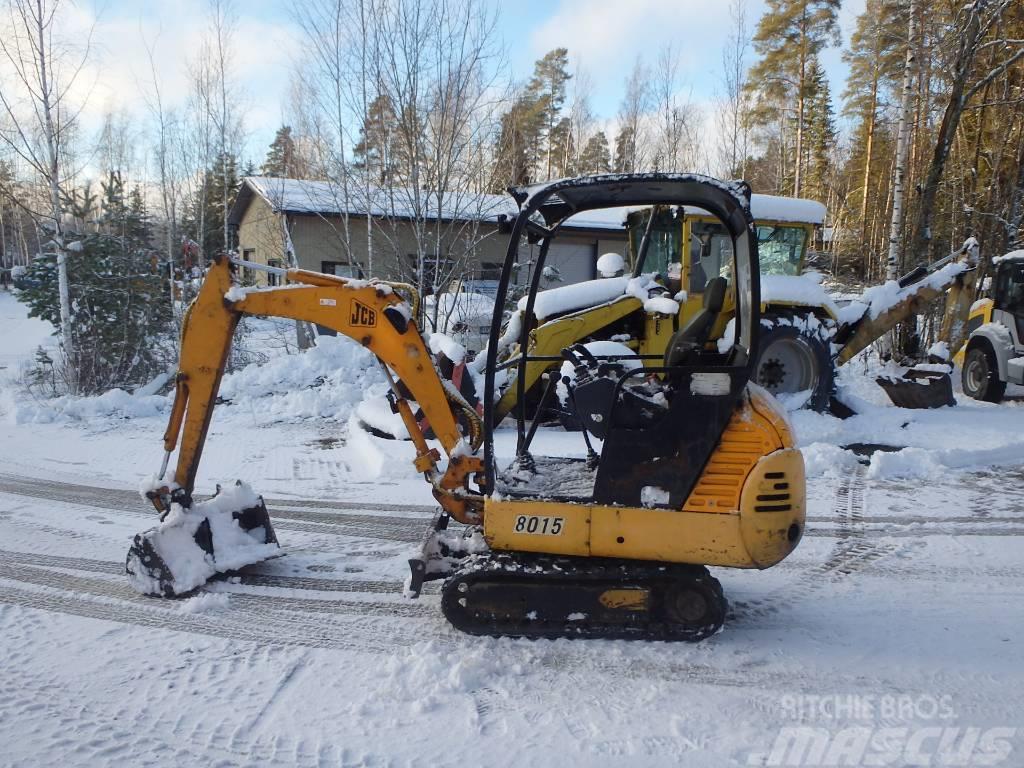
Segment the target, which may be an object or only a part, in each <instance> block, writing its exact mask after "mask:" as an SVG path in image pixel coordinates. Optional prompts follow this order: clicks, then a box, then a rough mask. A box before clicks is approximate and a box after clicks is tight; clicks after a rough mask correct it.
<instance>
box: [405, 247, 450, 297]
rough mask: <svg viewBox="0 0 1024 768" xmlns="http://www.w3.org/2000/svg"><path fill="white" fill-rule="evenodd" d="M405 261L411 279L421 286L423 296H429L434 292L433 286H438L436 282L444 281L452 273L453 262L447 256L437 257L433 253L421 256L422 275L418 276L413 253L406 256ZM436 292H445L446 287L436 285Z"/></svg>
mask: <svg viewBox="0 0 1024 768" xmlns="http://www.w3.org/2000/svg"><path fill="white" fill-rule="evenodd" d="M406 260H407V261H408V264H409V271H410V272H411V273H412V275H413V277H414V278H415V279H416V280H417V282H419V284H420V285H422V286H423V294H424V295H429V294H431V293H433V292H434V286H435V285H437V284H438V281H440V280H444V279H445V278H446V277H448V276H449V275H450V273H451V271H452V267H453V266H454V265H455V262H454V261H452V260H451V259H450V258H449V257H448V256H443V255H442V256H438V255H437V254H433V253H425V254H423V274H422V275H420V273H419V270H418V269H417V268H416V267H417V258H416V254H415V253H410V254H408V255H407V256H406ZM438 290H441V291H444V290H447V286H446V285H438Z"/></svg>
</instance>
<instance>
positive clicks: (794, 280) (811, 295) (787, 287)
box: [761, 275, 839, 316]
mask: <svg viewBox="0 0 1024 768" xmlns="http://www.w3.org/2000/svg"><path fill="white" fill-rule="evenodd" d="M761 301H762V302H763V303H766V304H770V303H772V302H786V303H790V304H803V305H805V306H809V307H825V308H826V309H827V310H828V312H829V313H830V314H831V315H833V316H837V315H839V307H837V306H836V303H835V302H834V301H833V300H832V297H831V296H829V295H828V293H826V292H825V289H824V288H823V287H822V285H821V282H820V278H819V277H817V276H811V275H762V276H761Z"/></svg>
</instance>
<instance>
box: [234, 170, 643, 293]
mask: <svg viewBox="0 0 1024 768" xmlns="http://www.w3.org/2000/svg"><path fill="white" fill-rule="evenodd" d="M437 197H438V196H436V195H433V194H429V195H428V194H427V193H423V192H417V191H416V190H408V189H388V188H372V189H370V190H367V189H366V188H365V187H363V186H362V185H352V186H349V187H348V188H347V189H346V188H344V187H343V186H342V185H340V184H336V183H332V182H327V181H308V180H300V179H282V178H272V177H265V176H248V177H246V178H245V179H243V180H242V185H241V188H240V189H239V192H238V195H237V197H236V198H235V201H234V204H233V206H232V208H231V211H230V214H229V218H230V223H231V224H232V226H234V227H235V228H236V229H237V243H238V250H239V252H240V254H241V255H242V257H243V258H245V259H246V260H249V261H254V262H257V263H262V264H268V265H270V266H287V265H289V264H290V263H293V262H292V257H291V255H290V254H293V255H294V263H296V264H298V266H299V267H301V268H303V269H311V270H316V271H321V272H328V273H332V274H338V275H346V276H356V277H381V278H390V279H404V280H408V279H411V277H412V275H413V274H414V273H415V267H416V264H417V263H418V260H417V253H421V252H422V253H427V254H429V256H427V258H426V263H425V265H424V269H425V271H426V272H427V273H428V277H427V280H428V282H429V281H430V275H431V274H432V273H433V270H434V269H436V267H435V266H434V263H433V262H434V261H435V260H437V261H440V262H441V264H440V267H441V273H442V275H448V274H453V275H456V276H457V277H458V278H460V279H461V280H463V281H464V282H466V281H468V282H470V283H472V284H475V289H476V290H484V291H485V292H486V291H487V289H488V288H493V286H494V283H495V281H496V280H497V278H498V274H499V272H500V270H501V265H502V263H503V261H504V258H505V249H506V247H507V245H508V235H507V234H504V233H503V232H501V231H500V228H499V219H500V217H506V218H508V219H512V218H514V217H515V214H516V210H517V209H516V205H515V202H514V201H513V200H512V198H511V197H509V196H507V195H488V194H478V193H471V192H458V191H453V192H448V193H445V194H444V195H442V196H440V197H441V199H440V201H439V200H438V199H437ZM624 221H625V212H624V211H622V210H619V209H611V210H607V211H588V212H586V213H583V214H580V216H579V217H577V218H576V219H574V220H570V221H569V222H567V224H566V225H565V227H564V230H563V234H562V236H560V237H559V238H558V239H557V241H556V243H555V244H553V246H552V248H551V252H550V253H549V254H548V259H547V264H548V266H551V267H554V268H555V269H556V270H557V272H550V274H552V275H553V276H555V277H554V279H555V281H556V282H560V283H575V282H579V281H581V280H590V279H592V278H594V277H595V276H596V274H597V270H596V264H597V258H598V257H599V256H600V255H601V254H604V253H608V252H611V251H614V252H617V253H621V254H624V253H625V251H626V244H627V235H626V230H625V227H624ZM438 244H439V246H440V247H437V246H438ZM418 246H420V247H418ZM434 253H439V254H440V258H437V257H435V256H434V255H433V254H434ZM257 279H259V280H263V279H265V278H264V277H258V278H257Z"/></svg>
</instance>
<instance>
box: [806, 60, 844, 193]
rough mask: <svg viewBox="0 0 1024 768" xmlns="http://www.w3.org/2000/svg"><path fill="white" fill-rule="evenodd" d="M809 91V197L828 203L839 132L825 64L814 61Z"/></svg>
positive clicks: (807, 190)
mask: <svg viewBox="0 0 1024 768" xmlns="http://www.w3.org/2000/svg"><path fill="white" fill-rule="evenodd" d="M809 90H810V92H809V94H808V115H807V139H808V142H807V143H808V158H807V165H808V178H807V187H806V192H805V193H804V195H805V197H810V198H813V199H815V200H820V201H821V202H827V200H828V190H829V184H830V181H831V174H832V160H831V153H832V149H833V147H834V146H835V143H836V138H837V133H836V127H835V118H834V113H833V111H832V94H831V90H830V88H829V84H828V77H826V75H825V70H824V69H823V68H822V66H821V63H820V62H819V61H818V60H817V58H815V59H814V61H813V62H812V64H811V78H810V89H809Z"/></svg>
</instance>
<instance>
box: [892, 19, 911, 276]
mask: <svg viewBox="0 0 1024 768" xmlns="http://www.w3.org/2000/svg"><path fill="white" fill-rule="evenodd" d="M916 39H917V0H910V12H909V22H908V26H907V54H906V57H905V58H904V61H903V87H902V88H901V89H900V93H901V100H900V121H899V127H898V128H897V129H896V171H895V174H894V176H893V183H892V219H891V220H890V223H889V253H888V257H887V258H886V262H885V263H886V268H885V279H886V280H895V279H896V278H897V277H898V275H899V267H900V233H901V232H902V230H903V180H904V176H905V175H906V172H907V150H908V148H909V146H910V108H911V105H912V102H913V97H914V67H915V62H916V60H917V59H916V56H915V51H916V48H915V45H916Z"/></svg>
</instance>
